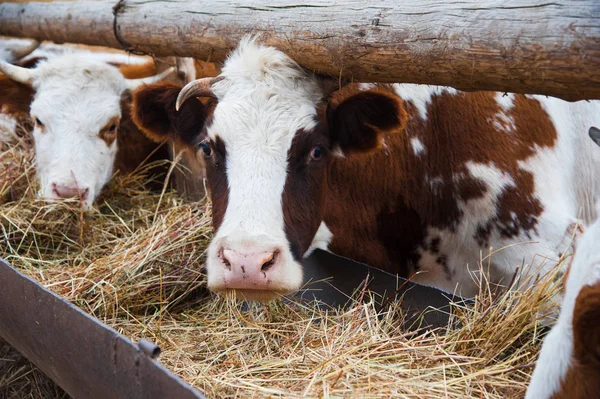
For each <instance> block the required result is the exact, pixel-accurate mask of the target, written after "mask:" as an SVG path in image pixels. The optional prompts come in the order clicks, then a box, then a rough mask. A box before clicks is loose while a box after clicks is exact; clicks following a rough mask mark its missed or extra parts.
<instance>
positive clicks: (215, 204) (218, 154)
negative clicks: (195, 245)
mask: <svg viewBox="0 0 600 399" xmlns="http://www.w3.org/2000/svg"><path fill="white" fill-rule="evenodd" d="M210 145H211V148H212V151H211V155H210V157H205V162H204V164H205V166H206V178H207V180H208V181H210V182H211V186H210V199H211V203H212V224H213V229H214V231H215V232H216V231H217V230H218V229H219V226H221V223H222V222H223V218H224V217H225V211H226V210H227V204H228V203H229V183H228V180H227V173H226V170H227V149H226V148H225V142H224V141H223V140H222V139H221V138H220V137H219V136H218V135H217V136H216V137H215V140H214V141H212V142H211V143H210Z"/></svg>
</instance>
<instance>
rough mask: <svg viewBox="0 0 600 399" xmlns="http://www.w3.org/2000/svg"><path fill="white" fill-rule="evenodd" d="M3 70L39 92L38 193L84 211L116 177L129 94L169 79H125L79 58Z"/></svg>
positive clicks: (34, 107) (34, 108) (34, 112)
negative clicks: (74, 202)
mask: <svg viewBox="0 0 600 399" xmlns="http://www.w3.org/2000/svg"><path fill="white" fill-rule="evenodd" d="M0 70H1V71H2V72H4V73H5V74H6V75H8V76H9V77H10V78H12V79H13V80H15V81H18V82H20V83H24V84H26V85H29V86H31V87H32V88H33V89H34V90H35V95H34V98H33V101H32V103H31V107H30V114H31V118H32V120H33V121H34V129H33V138H34V142H35V155H36V170H37V175H38V178H39V180H40V193H39V194H40V195H41V196H42V197H44V198H47V199H59V198H70V197H79V198H80V199H81V200H82V203H83V205H84V207H87V206H89V205H90V204H91V203H92V202H93V201H94V199H95V198H96V196H97V195H98V193H99V192H100V190H101V189H102V187H103V186H104V185H105V184H106V183H107V182H108V181H109V180H110V178H111V175H112V173H113V165H114V162H115V158H116V154H117V146H118V145H117V136H118V134H119V124H120V122H121V118H122V116H123V108H122V104H123V102H124V100H126V97H127V95H128V92H129V91H130V90H132V89H134V88H136V87H137V86H139V85H140V84H143V83H150V82H154V81H156V80H157V79H161V78H162V77H164V76H165V74H162V75H159V76H156V77H150V78H146V79H132V80H127V79H125V78H124V77H123V75H122V74H121V73H120V72H119V70H118V69H117V68H116V67H114V66H111V65H108V64H106V63H104V62H101V61H95V60H90V59H87V58H85V57H84V56H77V55H64V56H60V57H56V58H51V59H49V60H48V61H43V62H41V63H40V64H39V65H38V67H37V68H36V69H25V68H20V67H16V66H14V65H10V64H5V63H2V64H0ZM167 72H171V71H167Z"/></svg>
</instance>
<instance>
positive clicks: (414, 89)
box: [394, 83, 457, 120]
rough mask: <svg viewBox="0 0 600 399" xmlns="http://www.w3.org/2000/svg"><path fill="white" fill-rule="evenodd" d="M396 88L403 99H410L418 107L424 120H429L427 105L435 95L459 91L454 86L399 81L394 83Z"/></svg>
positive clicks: (452, 93)
mask: <svg viewBox="0 0 600 399" xmlns="http://www.w3.org/2000/svg"><path fill="white" fill-rule="evenodd" d="M394 88H395V89H396V92H397V93H399V94H401V97H402V99H403V100H405V101H410V102H412V103H413V104H414V106H415V107H417V110H418V111H419V115H420V116H421V118H422V119H424V120H427V106H428V105H429V103H430V102H431V98H432V97H433V96H435V95H440V94H442V93H444V92H445V93H448V94H451V95H454V94H456V93H457V91H456V89H453V88H452V87H444V86H427V85H417V84H412V83H402V84H400V83H397V84H395V85H394Z"/></svg>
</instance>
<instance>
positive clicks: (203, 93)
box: [175, 78, 222, 111]
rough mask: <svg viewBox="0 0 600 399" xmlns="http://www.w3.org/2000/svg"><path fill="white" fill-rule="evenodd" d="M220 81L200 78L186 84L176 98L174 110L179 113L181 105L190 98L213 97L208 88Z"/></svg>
mask: <svg viewBox="0 0 600 399" xmlns="http://www.w3.org/2000/svg"><path fill="white" fill-rule="evenodd" d="M221 79H222V78H201V79H196V80H194V81H192V82H190V83H188V84H186V85H185V86H184V87H183V89H181V91H180V92H179V95H178V96H177V103H175V109H176V110H177V111H179V108H181V105H182V104H183V103H184V102H186V101H187V100H189V99H190V98H192V97H215V94H214V93H213V92H212V89H211V87H210V86H211V85H212V84H213V83H215V82H218V81H219V80H221Z"/></svg>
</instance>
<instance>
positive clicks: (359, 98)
mask: <svg viewBox="0 0 600 399" xmlns="http://www.w3.org/2000/svg"><path fill="white" fill-rule="evenodd" d="M157 90H158V88H152V87H148V88H144V89H141V90H140V91H138V92H137V93H135V94H134V107H133V114H134V120H136V121H137V122H138V123H139V124H140V126H141V127H142V129H143V130H146V132H148V133H149V136H150V137H153V138H155V139H158V140H161V139H166V138H168V137H169V135H171V136H170V137H172V138H174V139H176V140H179V141H182V142H184V143H188V145H192V146H195V148H196V149H197V151H198V154H199V155H198V156H199V157H202V158H204V160H205V163H206V172H207V180H208V184H209V188H210V192H211V198H212V206H213V226H214V230H215V233H214V238H213V240H212V242H211V244H210V246H209V248H208V251H207V259H206V268H207V274H208V286H209V288H210V289H211V290H213V291H217V292H221V291H227V290H236V291H237V292H238V293H240V294H241V295H242V296H243V297H245V298H247V299H253V300H262V301H265V300H270V299H272V298H273V297H275V296H277V295H280V294H282V293H287V292H290V291H294V290H297V289H298V288H299V287H300V285H301V284H302V281H303V275H302V266H301V264H300V261H301V259H302V257H303V256H304V255H305V254H306V253H307V251H308V250H309V248H310V247H311V243H312V242H313V239H314V237H315V235H316V233H317V231H318V229H319V227H320V225H321V222H322V220H323V210H324V207H325V201H326V200H327V197H326V193H327V170H328V167H329V165H330V163H331V162H332V161H333V159H334V157H336V156H340V155H341V156H351V155H352V154H353V153H355V152H365V151H370V150H373V149H374V148H376V147H377V146H378V145H379V144H380V143H379V142H380V140H379V133H380V132H381V131H383V130H387V129H390V128H396V127H398V126H399V125H400V119H401V115H402V111H401V103H399V100H398V99H396V98H393V97H392V96H390V95H387V94H385V93H381V92H377V91H364V92H357V93H355V94H353V95H351V96H349V97H347V98H344V99H343V100H342V101H337V102H335V101H334V102H330V104H329V106H328V107H325V104H323V103H322V102H321V99H322V97H323V90H322V85H321V84H320V82H319V81H318V79H316V78H315V77H314V76H311V75H309V74H307V73H306V72H305V71H303V70H302V69H301V68H299V67H298V66H297V65H296V64H295V63H294V62H293V61H292V60H291V59H290V58H289V57H287V56H286V55H285V54H283V53H282V52H280V51H277V50H275V49H273V48H268V47H262V46H258V45H256V44H255V43H253V42H252V41H243V42H242V43H241V44H240V47H239V48H238V49H237V50H236V51H235V52H234V53H233V54H232V55H231V56H230V57H229V59H228V60H227V62H226V63H225V65H224V67H223V69H222V73H221V75H220V76H219V77H218V78H216V79H213V80H205V79H204V80H198V81H195V82H192V83H190V84H188V85H187V86H186V87H185V88H184V89H183V90H182V91H181V93H180V95H179V99H178V105H181V111H180V112H182V114H181V115H179V117H180V118H181V119H187V120H189V118H190V117H189V108H186V107H187V106H188V104H189V103H193V104H194V106H195V107H202V105H201V104H200V103H199V101H198V100H196V99H195V97H199V96H213V97H215V98H216V99H217V104H216V106H215V107H214V110H207V107H203V109H202V113H203V116H202V117H201V118H199V120H200V119H202V120H205V121H206V123H205V124H204V126H201V125H196V126H193V127H189V129H190V130H188V131H182V130H181V129H179V127H181V125H182V123H181V121H179V119H178V118H179V117H178V113H177V112H175V111H174V110H173V108H172V107H173V105H174V102H175V93H174V92H173V93H171V94H170V97H169V98H161V96H160V95H158V94H157V93H153V91H157ZM188 99H189V100H188ZM186 100H188V101H186ZM158 108H164V109H166V111H164V112H163V114H164V116H163V117H162V118H161V119H160V120H157V119H156V118H155V117H152V115H154V116H156V115H158V112H156V111H154V112H151V110H153V109H158ZM207 114H210V116H209V117H208V118H206V115H207ZM177 124H179V126H178V127H175V128H169V125H171V126H174V125H177Z"/></svg>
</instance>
